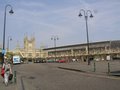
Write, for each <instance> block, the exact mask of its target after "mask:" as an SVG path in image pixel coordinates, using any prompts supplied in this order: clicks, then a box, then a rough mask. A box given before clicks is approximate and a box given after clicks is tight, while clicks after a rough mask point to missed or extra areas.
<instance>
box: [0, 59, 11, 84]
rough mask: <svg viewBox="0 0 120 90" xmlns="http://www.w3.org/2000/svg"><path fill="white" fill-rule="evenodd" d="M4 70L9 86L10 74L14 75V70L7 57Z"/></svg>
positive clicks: (5, 80) (6, 82) (5, 81)
mask: <svg viewBox="0 0 120 90" xmlns="http://www.w3.org/2000/svg"><path fill="white" fill-rule="evenodd" d="M2 68H4V83H5V85H6V86H7V85H8V82H9V76H10V74H12V69H11V65H10V64H9V62H8V60H7V58H6V57H5V60H4V63H3V66H2Z"/></svg>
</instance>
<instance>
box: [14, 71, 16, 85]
mask: <svg viewBox="0 0 120 90" xmlns="http://www.w3.org/2000/svg"><path fill="white" fill-rule="evenodd" d="M14 83H16V71H14Z"/></svg>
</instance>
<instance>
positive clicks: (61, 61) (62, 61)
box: [57, 59, 66, 63]
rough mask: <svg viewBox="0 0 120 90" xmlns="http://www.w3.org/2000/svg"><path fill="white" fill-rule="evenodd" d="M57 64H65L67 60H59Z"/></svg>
mask: <svg viewBox="0 0 120 90" xmlns="http://www.w3.org/2000/svg"><path fill="white" fill-rule="evenodd" d="M57 62H58V63H65V62H66V60H65V59H61V60H58V61H57Z"/></svg>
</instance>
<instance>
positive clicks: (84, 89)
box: [15, 63, 120, 90]
mask: <svg viewBox="0 0 120 90" xmlns="http://www.w3.org/2000/svg"><path fill="white" fill-rule="evenodd" d="M64 65H65V64H61V63H60V64H58V63H40V64H39V63H38V64H21V65H16V66H15V68H16V70H17V77H18V78H19V79H18V80H17V84H18V86H19V90H120V79H119V78H118V79H117V78H115V79H114V78H106V77H108V76H97V75H95V74H94V75H92V74H88V73H84V72H76V71H71V70H65V69H60V68H58V67H59V66H64Z"/></svg>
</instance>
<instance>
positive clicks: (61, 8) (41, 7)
mask: <svg viewBox="0 0 120 90" xmlns="http://www.w3.org/2000/svg"><path fill="white" fill-rule="evenodd" d="M7 4H11V5H12V6H13V10H14V14H13V15H10V14H9V13H8V11H9V9H10V8H7V23H6V44H7V37H8V36H11V37H12V38H13V40H12V41H11V42H10V48H11V49H14V48H15V46H16V44H17V41H19V43H20V46H21V47H23V39H24V35H25V34H27V35H28V37H29V38H30V36H33V35H34V36H35V38H36V47H37V48H39V47H40V46H42V45H45V46H47V47H53V41H52V40H51V37H52V36H56V35H57V36H58V37H59V40H58V41H57V46H64V45H72V44H80V43H86V28H85V19H84V17H81V18H80V17H78V14H79V11H80V9H85V10H91V11H92V13H93V15H94V18H92V19H91V18H89V19H88V27H89V39H90V42H96V41H106V40H120V0H0V44H1V45H2V37H3V18H4V8H5V5H7Z"/></svg>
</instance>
